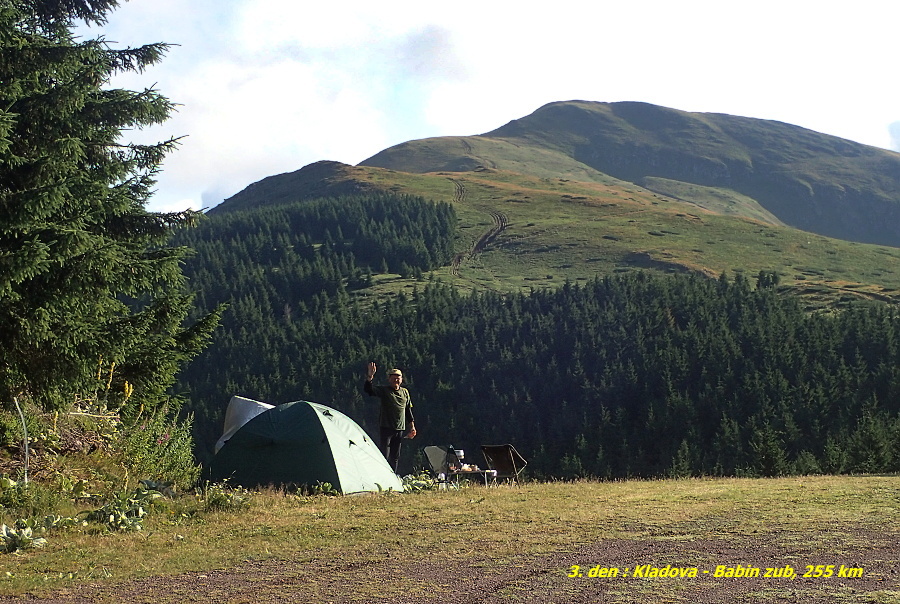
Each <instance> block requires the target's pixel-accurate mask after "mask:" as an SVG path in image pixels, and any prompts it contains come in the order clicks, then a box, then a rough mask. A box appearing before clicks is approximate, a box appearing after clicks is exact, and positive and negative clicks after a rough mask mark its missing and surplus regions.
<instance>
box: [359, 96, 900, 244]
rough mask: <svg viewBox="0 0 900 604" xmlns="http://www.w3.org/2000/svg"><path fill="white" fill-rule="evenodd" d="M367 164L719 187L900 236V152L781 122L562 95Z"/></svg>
mask: <svg viewBox="0 0 900 604" xmlns="http://www.w3.org/2000/svg"><path fill="white" fill-rule="evenodd" d="M360 165H362V166H374V167H381V168H387V169H391V170H398V171H404V172H420V173H421V172H438V171H451V172H464V171H469V170H472V169H475V168H478V167H485V168H493V169H501V170H511V171H515V172H519V173H522V174H530V175H534V176H541V177H547V176H557V177H564V178H570V179H574V180H582V181H590V182H606V181H607V180H608V178H609V176H612V177H614V178H617V179H621V180H625V181H629V182H632V183H634V184H637V185H640V186H641V187H644V188H646V189H649V190H651V191H655V192H657V193H660V194H663V195H667V196H670V197H674V198H677V199H682V200H684V201H688V202H695V203H698V204H699V205H701V206H704V207H709V204H708V203H707V201H705V199H707V198H709V197H710V195H711V193H716V194H715V195H713V197H718V198H719V199H724V200H730V201H731V202H733V203H738V204H739V205H742V204H743V205H746V204H749V205H750V206H752V205H754V204H758V206H759V207H761V208H762V209H763V210H764V211H765V212H766V213H768V214H769V215H770V217H769V220H772V219H774V220H777V221H778V222H782V223H784V224H787V225H790V226H793V227H795V228H798V229H802V230H805V231H810V232H813V233H818V234H821V235H826V236H828V237H837V238H840V239H845V240H849V241H859V242H865V243H877V244H882V245H890V246H895V247H896V246H900V154H898V153H894V152H891V151H886V150H883V149H878V148H875V147H869V146H866V145H861V144H858V143H854V142H851V141H848V140H844V139H841V138H837V137H834V136H829V135H826V134H820V133H818V132H814V131H811V130H807V129H805V128H800V127H798V126H792V125H789V124H785V123H781V122H775V121H770V120H760V119H751V118H744V117H736V116H732V115H724V114H715V113H689V112H685V111H678V110H675V109H669V108H665V107H659V106H655V105H650V104H647V103H635V102H623V103H595V102H585V101H568V102H558V103H551V104H549V105H545V106H544V107H541V108H540V109H538V110H537V111H535V112H534V113H532V114H531V115H529V116H526V117H524V118H521V119H518V120H513V121H511V122H509V123H508V124H506V125H505V126H502V127H500V128H498V129H496V130H493V131H491V132H488V133H485V134H482V135H478V136H468V137H440V138H428V139H422V140H416V141H410V142H407V143H403V144H400V145H396V146H394V147H391V148H389V149H385V150H384V151H382V152H380V153H378V154H376V155H374V156H372V157H370V158H369V159H367V160H365V161H363V162H362V163H361V164H360ZM713 209H715V207H714V206H713ZM738 213H740V212H738Z"/></svg>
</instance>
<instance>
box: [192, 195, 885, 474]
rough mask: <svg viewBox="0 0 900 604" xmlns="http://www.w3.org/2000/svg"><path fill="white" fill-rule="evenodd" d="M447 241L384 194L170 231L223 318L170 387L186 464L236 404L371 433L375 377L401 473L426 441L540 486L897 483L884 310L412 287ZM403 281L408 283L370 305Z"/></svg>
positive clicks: (769, 300)
mask: <svg viewBox="0 0 900 604" xmlns="http://www.w3.org/2000/svg"><path fill="white" fill-rule="evenodd" d="M455 236H456V218H455V215H454V212H453V209H452V207H451V206H449V205H448V204H441V203H431V202H428V201H425V200H422V199H417V198H410V197H396V196H394V197H391V196H361V197H348V198H341V199H323V200H317V201H307V202H298V203H294V204H283V205H278V206H267V207H265V208H260V209H258V210H250V209H247V210H242V211H236V212H230V213H223V214H221V215H216V216H209V217H207V220H206V221H205V224H203V225H201V227H200V228H198V229H195V230H193V231H189V232H187V233H185V234H184V239H183V240H182V243H186V244H189V245H191V246H192V247H194V248H196V249H197V251H198V254H197V257H196V258H195V259H194V260H193V261H192V262H191V263H190V264H189V266H188V267H187V270H186V272H187V274H188V275H189V276H190V279H191V282H192V283H193V285H194V286H195V287H196V288H198V289H199V290H200V293H201V295H200V300H201V301H202V304H201V306H202V307H204V308H205V307H212V306H213V305H215V304H217V303H219V302H227V303H229V304H230V308H229V310H228V312H227V313H226V315H225V318H224V319H223V326H222V328H221V329H220V331H219V333H218V334H217V336H216V337H215V339H214V341H213V343H212V345H211V346H210V347H209V349H208V350H207V351H206V352H205V353H204V354H203V355H202V356H201V357H200V358H199V359H198V360H197V361H195V362H194V363H193V364H192V365H191V366H190V367H189V369H188V370H187V371H186V372H185V373H184V374H183V375H182V377H181V387H182V388H183V389H185V390H186V392H187V394H188V395H189V398H190V400H191V401H192V405H193V410H194V411H196V414H197V416H196V421H195V426H196V429H197V436H198V448H199V449H200V458H201V460H204V458H208V455H209V454H210V451H211V447H212V443H213V442H214V441H215V439H216V438H218V436H219V434H220V431H221V425H222V417H223V413H224V408H225V405H226V404H227V402H228V400H229V398H230V397H231V396H232V395H234V394H241V395H244V396H248V397H251V398H257V399H259V400H264V401H266V402H269V403H276V404H277V403H282V402H287V401H291V400H298V399H306V400H313V401H316V402H321V403H325V404H330V405H333V406H334V407H336V408H338V409H339V410H341V411H343V412H345V413H347V414H348V415H350V416H351V417H353V418H355V419H356V420H357V421H359V422H360V423H361V424H363V425H364V426H365V427H366V428H367V429H369V430H370V431H371V430H373V428H374V427H375V426H374V421H373V420H374V419H375V408H376V404H375V403H374V402H373V401H374V399H371V400H369V399H367V398H365V397H364V396H363V395H362V391H361V390H362V389H361V386H362V378H363V370H364V366H365V363H366V362H368V361H369V360H374V361H376V362H377V363H378V364H379V366H380V367H385V368H386V367H388V366H399V367H401V368H402V369H403V370H404V374H405V376H406V377H407V385H408V386H409V387H410V390H411V392H412V394H413V400H414V403H415V410H416V417H417V427H418V428H419V436H418V437H417V439H416V440H415V441H413V442H412V443H411V445H414V446H407V447H406V449H405V455H406V459H405V460H404V461H403V462H402V464H403V466H404V469H405V470H406V471H410V470H412V468H413V465H414V464H416V463H419V464H421V461H420V460H419V459H417V452H418V451H420V450H421V448H422V447H424V446H425V445H429V444H450V443H452V444H454V445H456V446H462V447H465V448H467V449H469V451H470V452H477V446H478V445H480V444H488V443H498V442H512V443H514V444H515V445H516V447H517V448H518V449H519V450H520V451H521V452H522V453H523V454H524V455H525V456H526V457H527V458H528V459H529V460H530V465H529V468H530V469H531V471H532V472H533V474H535V475H538V476H565V477H573V476H585V475H592V476H600V477H624V476H660V475H667V474H673V475H688V474H716V475H734V474H746V475H777V474H783V473H792V472H819V471H821V472H846V471H892V470H897V469H900V438H898V434H900V417H898V412H900V409H898V401H900V397H898V394H900V363H898V361H900V358H898V355H900V346H898V342H897V333H898V332H897V329H898V317H897V313H896V311H894V310H893V309H892V308H890V307H888V306H876V305H872V306H859V307H851V308H850V309H849V310H846V311H841V312H840V313H837V314H832V313H819V314H809V313H808V312H806V311H805V310H803V308H801V306H800V304H798V303H797V302H796V301H795V299H793V298H792V297H790V296H789V295H787V294H785V293H783V292H780V291H779V289H778V277H777V275H775V274H774V273H767V272H760V273H759V275H756V276H755V277H754V278H753V279H747V278H745V277H742V276H740V275H739V274H738V275H737V276H722V277H720V278H719V279H710V278H707V277H703V276H699V275H693V276H680V277H675V276H659V275H656V276H654V275H651V274H650V273H644V272H639V271H635V272H632V273H628V274H622V275H619V276H615V277H607V278H598V279H594V280H592V281H587V282H582V283H579V284H574V283H569V284H567V285H565V286H563V287H562V288H559V289H557V290H550V289H540V290H535V291H532V292H530V293H518V294H507V295H501V294H497V293H490V292H485V293H471V294H463V293H460V291H459V290H456V289H454V288H452V287H450V286H448V285H444V284H442V283H440V282H438V281H434V280H432V279H430V278H429V277H427V276H425V275H426V273H427V271H428V270H430V269H432V268H434V267H436V266H439V265H441V264H444V265H446V264H448V263H449V261H450V259H451V257H452V255H453V241H454V237H455ZM397 273H404V274H405V275H406V276H407V277H413V278H418V279H419V280H418V281H417V282H416V281H414V283H415V285H410V286H409V288H408V289H406V290H401V293H399V294H397V295H394V296H384V297H379V298H374V297H372V296H370V295H368V293H369V292H370V291H371V290H370V289H369V288H368V287H367V286H368V285H369V284H371V283H372V282H373V281H375V282H382V283H383V282H385V281H390V280H398V281H399V280H400V278H399V277H398V275H397ZM202 310H203V308H201V311H202Z"/></svg>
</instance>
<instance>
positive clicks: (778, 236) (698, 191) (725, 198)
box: [210, 102, 900, 303]
mask: <svg viewBox="0 0 900 604" xmlns="http://www.w3.org/2000/svg"><path fill="white" fill-rule="evenodd" d="M609 174H613V175H614V176H610V175H609ZM632 181H633V182H632ZM638 183H639V184H638ZM373 191H387V192H395V193H406V194H411V195H419V196H422V197H425V198H427V199H432V200H437V201H449V202H452V203H454V205H455V206H456V211H457V214H458V216H459V217H460V233H461V235H460V239H459V241H458V242H457V251H458V254H457V258H456V261H455V262H454V265H453V266H450V267H446V268H444V269H440V270H439V271H437V276H440V277H441V278H443V279H445V280H447V281H449V282H452V283H454V284H455V285H457V286H460V287H462V288H464V289H470V288H474V289H493V290H498V291H512V290H517V289H521V288H529V287H545V286H546V287H554V286H557V285H559V284H561V283H563V282H565V281H566V280H573V281H576V280H581V279H588V278H590V277H592V276H594V275H598V274H599V275H604V274H612V273H616V272H622V271H628V270H632V269H635V268H641V269H651V270H657V271H663V272H683V271H695V272H699V273H702V274H707V275H710V276H715V275H719V274H722V273H732V272H744V273H745V274H746V275H748V276H750V277H751V278H752V277H753V276H755V275H756V274H757V273H758V272H759V271H773V272H775V273H777V274H778V275H779V277H780V279H781V283H782V284H783V285H786V286H791V287H795V288H797V289H798V290H800V291H801V292H802V293H804V294H806V295H807V296H809V297H810V298H811V299H812V300H813V301H814V302H816V303H818V302H819V301H821V302H827V303H832V302H834V301H835V300H836V299H837V300H841V299H853V298H859V297H867V298H873V299H881V300H895V299H898V298H900V294H898V292H900V263H898V260H900V249H897V247H896V246H897V245H900V231H898V229H900V213H898V212H900V154H896V153H891V152H888V151H883V150H880V149H875V148H872V147H867V146H864V145H858V144H856V143H852V142H850V141H845V140H842V139H838V138H835V137H831V136H826V135H822V134H818V133H815V132H811V131H809V130H805V129H802V128H798V127H795V126H789V125H787V124H781V123H778V122H769V121H764V120H752V119H747V118H738V117H733V116H726V115H717V114H693V113H686V112H681V111H676V110H672V109H665V108H662V107H655V106H652V105H646V104H642V103H613V104H606V103H586V102H565V103H553V104H550V105H547V106H546V107H543V108H541V109H539V110H538V111H536V112H535V113H534V114H532V115H530V116H527V117H526V118H523V119H521V120H515V121H513V122H510V123H509V124H507V125H505V126H503V127H502V128H499V129H497V130H495V131H493V132H490V133H488V134H486V135H482V136H470V137H442V138H431V139H423V140H418V141H410V142H408V143H404V144H402V145H397V146H395V147H391V148H389V149H385V150H384V151H382V152H381V153H379V154H377V155H375V156H374V157H372V158H370V159H369V160H366V161H365V162H363V163H362V164H360V165H359V166H348V165H345V164H341V163H338V162H330V161H321V162H316V163H314V164H310V165H308V166H306V167H304V168H302V169H300V170H297V171H295V172H291V173H288V174H281V175H276V176H271V177H268V178H266V179H263V180H261V181H259V182H257V183H254V184H252V185H250V186H249V187H247V188H246V189H245V190H243V191H241V192H240V193H238V194H237V195H235V196H233V197H232V198H230V199H228V200H226V201H225V202H223V203H222V204H221V205H220V206H218V207H216V208H214V209H213V210H211V212H210V213H219V212H230V211H235V210H240V209H248V208H253V207H256V206H260V205H265V204H277V203H282V202H286V201H291V200H298V199H312V198H315V197H321V196H340V195H346V194H351V193H355V192H373ZM786 225H793V227H797V226H801V227H803V228H804V229H806V230H798V229H797V228H792V227H789V226H786ZM816 231H819V233H820V234H814V233H815V232H816ZM821 233H828V234H830V236H823V235H822V234H821ZM871 241H878V242H882V243H881V244H872V243H864V242H871ZM409 287H412V285H411V283H410V282H409V281H406V280H402V279H399V278H395V277H390V276H387V277H385V276H379V277H377V278H376V290H377V291H376V293H378V291H380V290H384V289H389V290H397V289H402V288H409Z"/></svg>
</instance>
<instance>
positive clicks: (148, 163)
mask: <svg viewBox="0 0 900 604" xmlns="http://www.w3.org/2000/svg"><path fill="white" fill-rule="evenodd" d="M117 4H118V2H117V1H116V0H0V400H2V401H9V400H10V399H11V398H12V397H13V396H19V395H25V396H30V397H31V398H32V399H33V400H34V401H35V402H36V403H37V404H39V405H41V406H42V407H43V408H45V409H48V410H49V409H59V408H61V407H63V406H64V405H65V404H66V403H67V402H69V401H72V400H73V397H78V396H83V397H89V396H91V395H92V394H96V393H97V392H98V391H99V392H101V393H102V394H103V396H105V397H107V398H109V399H112V401H111V402H112V403H113V404H115V405H116V406H118V405H119V404H122V403H123V402H125V400H126V399H127V400H128V406H126V408H125V410H126V411H127V410H128V409H129V408H130V407H131V408H138V407H139V406H141V405H148V404H152V405H155V404H157V403H158V401H159V397H160V395H162V394H163V393H164V391H165V390H166V388H167V387H168V386H170V385H171V383H172V382H173V381H174V377H175V373H176V372H177V370H178V368H179V366H180V365H181V364H182V363H183V362H184V361H185V360H186V359H188V358H190V357H191V356H193V355H194V354H196V353H197V352H198V351H199V350H200V348H202V345H203V342H204V341H205V339H206V338H207V337H208V335H209V332H210V330H211V329H212V327H213V326H214V324H215V323H216V319H217V313H215V312H214V313H211V314H209V315H207V316H205V317H204V318H202V319H200V320H198V321H196V322H194V323H193V324H192V325H190V326H186V325H185V319H186V317H187V316H188V314H189V313H190V312H191V299H190V296H189V295H187V294H186V293H185V292H184V288H183V285H184V283H183V282H184V278H183V275H182V272H181V263H182V260H183V259H184V258H185V256H186V253H187V250H186V249H185V248H175V247H168V246H167V245H166V244H167V241H168V239H169V237H170V236H171V235H172V233H173V232H174V230H175V229H176V228H178V227H181V226H186V225H189V224H191V223H193V222H194V221H196V220H197V219H198V217H199V214H198V213H196V212H193V211H185V212H177V213H156V212H150V211H148V210H147V209H146V207H145V206H146V203H147V201H148V199H149V198H150V196H151V194H152V188H153V186H154V184H155V175H156V173H157V172H158V169H159V165H160V162H161V161H162V159H163V158H164V156H165V155H166V154H167V153H168V152H169V151H171V150H172V149H173V148H174V147H175V146H176V144H177V141H176V140H167V141H164V142H161V143H159V144H155V145H138V144H130V143H129V142H127V141H126V140H123V134H124V132H125V131H127V130H131V129H140V128H142V127H146V126H148V125H152V124H156V123H160V122H162V121H164V120H165V119H166V118H167V117H168V115H169V113H170V112H171V110H172V107H173V105H172V103H171V102H170V101H169V100H168V99H166V98H165V97H164V96H162V95H161V94H159V93H158V92H157V91H155V90H152V89H146V90H142V91H131V90H119V89H114V88H111V87H110V81H111V78H112V77H113V76H114V75H116V74H117V73H120V72H141V71H142V70H144V69H145V68H146V67H147V66H149V65H152V64H154V63H156V62H157V61H159V60H160V59H161V58H162V56H163V55H164V54H165V51H166V48H167V46H166V45H165V44H161V43H160V44H149V45H146V46H141V47H137V48H125V49H114V48H111V47H110V45H109V44H108V43H107V42H106V41H105V40H104V39H102V38H97V39H87V40H82V39H79V38H76V37H75V35H74V33H73V28H74V26H75V25H76V24H77V22H79V21H83V22H86V23H90V24H103V23H105V21H106V17H107V15H108V13H109V12H110V11H111V10H113V9H114V8H115V7H116V6H117ZM126 382H127V384H126ZM132 388H133V390H132ZM127 394H131V396H130V397H128V396H126V395H127Z"/></svg>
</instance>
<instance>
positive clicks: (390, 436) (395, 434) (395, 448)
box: [380, 428, 403, 473]
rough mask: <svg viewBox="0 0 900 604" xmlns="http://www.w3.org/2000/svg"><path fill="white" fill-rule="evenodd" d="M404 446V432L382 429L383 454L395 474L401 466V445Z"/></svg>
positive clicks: (381, 444)
mask: <svg viewBox="0 0 900 604" xmlns="http://www.w3.org/2000/svg"><path fill="white" fill-rule="evenodd" d="M402 444H403V430H392V429H391V428H382V429H381V443H380V448H381V452H382V453H383V454H384V457H385V458H386V459H387V461H388V464H390V466H391V467H392V468H393V469H394V473H396V472H397V466H399V465H400V445H402Z"/></svg>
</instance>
